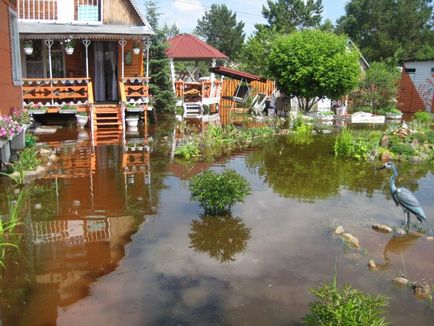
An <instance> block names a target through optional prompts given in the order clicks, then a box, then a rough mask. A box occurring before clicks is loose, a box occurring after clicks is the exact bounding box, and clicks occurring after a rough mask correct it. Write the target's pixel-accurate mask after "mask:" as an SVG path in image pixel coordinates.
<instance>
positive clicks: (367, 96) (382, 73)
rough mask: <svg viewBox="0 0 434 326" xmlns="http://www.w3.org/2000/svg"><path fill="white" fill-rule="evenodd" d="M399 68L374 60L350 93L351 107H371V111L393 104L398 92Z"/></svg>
mask: <svg viewBox="0 0 434 326" xmlns="http://www.w3.org/2000/svg"><path fill="white" fill-rule="evenodd" d="M399 79H400V73H399V70H398V69H397V68H396V67H394V66H393V67H390V66H388V65H386V64H385V63H382V62H374V63H372V64H371V67H370V68H369V69H368V71H367V72H366V76H364V78H363V79H362V81H361V83H360V86H359V87H358V88H357V89H356V90H355V91H354V92H352V93H351V94H350V98H351V100H352V102H353V107H355V108H356V107H371V109H372V111H373V112H376V111H377V110H378V109H382V108H387V107H390V106H393V105H394V103H395V99H396V95H397V92H398V82H399Z"/></svg>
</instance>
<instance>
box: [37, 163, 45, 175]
mask: <svg viewBox="0 0 434 326" xmlns="http://www.w3.org/2000/svg"><path fill="white" fill-rule="evenodd" d="M35 172H36V174H42V173H44V172H45V168H44V167H43V166H42V165H39V166H38V167H37V168H36V170H35Z"/></svg>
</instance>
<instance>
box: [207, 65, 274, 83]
mask: <svg viewBox="0 0 434 326" xmlns="http://www.w3.org/2000/svg"><path fill="white" fill-rule="evenodd" d="M209 71H211V72H213V73H216V74H218V75H223V76H226V77H229V78H234V79H238V80H241V79H245V80H247V81H248V82H249V83H250V82H252V81H255V80H256V81H260V82H266V81H267V79H266V78H264V77H260V76H256V75H253V74H249V73H248V72H244V71H239V70H235V69H231V68H228V67H222V66H220V67H213V68H209Z"/></svg>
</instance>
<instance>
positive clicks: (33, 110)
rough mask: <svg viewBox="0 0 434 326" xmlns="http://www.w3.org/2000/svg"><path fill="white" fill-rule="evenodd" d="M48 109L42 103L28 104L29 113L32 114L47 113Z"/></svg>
mask: <svg viewBox="0 0 434 326" xmlns="http://www.w3.org/2000/svg"><path fill="white" fill-rule="evenodd" d="M47 110H48V108H47V107H46V106H44V105H42V104H37V105H34V104H29V105H28V106H27V112H28V113H29V114H32V115H33V114H45V113H47Z"/></svg>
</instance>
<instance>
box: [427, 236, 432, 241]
mask: <svg viewBox="0 0 434 326" xmlns="http://www.w3.org/2000/svg"><path fill="white" fill-rule="evenodd" d="M426 239H427V240H428V241H434V237H426Z"/></svg>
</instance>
